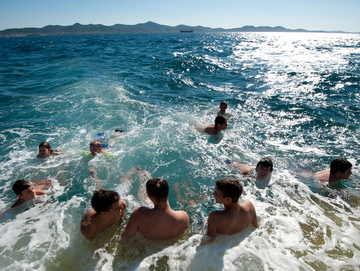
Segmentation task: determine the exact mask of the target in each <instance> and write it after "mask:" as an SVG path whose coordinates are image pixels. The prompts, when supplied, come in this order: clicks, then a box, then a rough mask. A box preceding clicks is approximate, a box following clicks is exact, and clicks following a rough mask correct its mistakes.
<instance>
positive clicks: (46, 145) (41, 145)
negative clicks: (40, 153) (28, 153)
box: [39, 142, 53, 153]
mask: <svg viewBox="0 0 360 271" xmlns="http://www.w3.org/2000/svg"><path fill="white" fill-rule="evenodd" d="M41 147H44V148H46V149H48V150H49V151H50V153H52V152H53V150H52V149H51V146H50V144H49V143H48V142H41V143H40V145H39V149H40V148H41Z"/></svg>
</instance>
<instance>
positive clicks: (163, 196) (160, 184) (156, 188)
mask: <svg viewBox="0 0 360 271" xmlns="http://www.w3.org/2000/svg"><path fill="white" fill-rule="evenodd" d="M146 192H147V194H148V195H149V196H151V197H153V198H154V199H155V200H156V201H157V202H165V201H167V199H168V195H169V185H168V182H167V181H166V180H165V179H163V178H152V179H150V180H148V181H147V182H146Z"/></svg>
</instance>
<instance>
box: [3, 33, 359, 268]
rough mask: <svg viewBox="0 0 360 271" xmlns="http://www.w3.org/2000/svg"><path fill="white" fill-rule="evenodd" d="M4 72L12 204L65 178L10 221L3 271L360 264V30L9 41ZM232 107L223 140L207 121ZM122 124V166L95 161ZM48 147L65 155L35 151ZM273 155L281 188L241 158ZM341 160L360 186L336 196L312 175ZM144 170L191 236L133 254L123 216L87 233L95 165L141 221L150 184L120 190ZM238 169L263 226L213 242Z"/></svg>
mask: <svg viewBox="0 0 360 271" xmlns="http://www.w3.org/2000/svg"><path fill="white" fill-rule="evenodd" d="M0 63H1V65H0V103H1V108H2V110H1V113H0V120H1V122H0V163H1V170H0V195H1V197H0V210H1V211H2V212H3V211H5V210H6V209H8V208H9V207H10V206H11V205H12V204H13V203H14V201H15V199H16V198H15V195H14V193H13V192H12V190H11V188H12V184H13V182H14V181H15V180H17V179H26V180H29V181H35V180H46V179H51V180H52V182H53V186H52V187H51V188H50V189H49V191H48V194H47V195H46V196H41V197H39V198H38V199H37V200H36V202H29V203H28V204H25V205H26V206H22V207H21V208H19V209H17V210H15V211H6V212H5V213H3V214H2V216H3V217H2V218H1V219H0V269H1V270H359V265H360V209H359V199H360V188H359V187H360V185H359V176H360V172H359V163H360V160H359V155H360V139H359V131H360V129H359V121H360V106H359V104H360V103H359V102H360V80H359V78H360V67H359V64H360V36H359V35H346V34H299V33H297V34H293V33H284V34H279V33H256V34H255V33H241V34H239V33H215V34H195V33H193V34H141V35H140V34H139V35H130V34H129V35H89V36H86V35H85V36H54V37H28V38H10V39H1V40H0ZM222 100H227V101H228V104H229V109H228V113H229V114H230V116H229V119H228V128H227V129H226V130H225V131H223V132H222V139H221V140H220V141H218V142H216V141H215V140H214V139H213V138H211V137H210V136H209V135H206V134H202V133H199V132H198V131H197V130H196V129H195V128H194V127H195V126H199V125H200V126H201V125H206V124H210V123H213V122H214V118H215V116H216V111H217V110H218V106H219V104H220V102H221V101H222ZM115 128H120V129H124V130H126V131H125V132H124V133H122V134H121V135H120V136H119V138H118V139H119V141H118V142H117V143H116V144H115V145H114V146H113V147H112V148H111V150H110V151H111V152H112V153H113V154H114V156H115V157H113V158H107V157H104V156H101V155H99V156H96V157H94V158H86V157H83V156H81V153H82V152H84V151H87V150H88V149H89V143H90V142H91V141H92V140H95V139H97V136H96V135H97V133H99V132H105V133H106V134H107V138H108V139H110V138H111V137H112V136H113V134H114V129H115ZM42 141H48V142H49V143H50V144H51V146H52V147H53V149H56V150H61V151H62V152H64V154H62V155H60V156H56V157H51V158H48V159H39V158H36V155H37V152H38V145H39V143H40V142H42ZM264 156H269V157H271V158H272V160H273V161H274V172H273V174H272V178H271V181H270V183H269V184H263V183H260V182H256V181H255V180H254V177H251V176H250V177H246V178H244V177H241V176H240V175H239V171H237V170H236V169H235V168H233V167H231V166H230V165H229V164H228V163H227V161H228V160H230V161H239V162H244V163H247V164H251V165H255V164H256V163H257V161H258V160H259V159H260V158H261V157H264ZM339 157H342V158H345V159H347V160H349V161H350V162H351V163H352V164H353V168H352V172H353V175H352V179H351V180H345V181H343V185H344V186H345V189H343V190H341V191H337V190H333V189H329V188H327V187H322V186H321V185H319V184H318V182H317V181H316V180H315V178H314V177H313V175H312V174H311V172H316V171H320V170H323V169H326V168H328V167H329V164H330V162H331V161H332V160H333V159H335V158H339ZM134 166H140V167H141V168H142V169H146V170H147V171H148V172H149V173H150V174H151V175H152V176H153V177H163V178H165V179H166V180H168V182H169V184H170V187H171V189H170V195H169V201H170V205H171V206H172V207H173V208H174V209H177V210H178V209H183V210H185V211H186V212H187V213H188V214H189V216H190V220H191V225H190V227H189V229H188V230H187V231H186V232H185V233H184V234H182V235H181V236H179V238H177V239H176V240H171V241H169V242H151V241H148V240H144V238H142V237H141V236H138V237H137V239H136V240H135V241H134V243H133V244H132V245H130V246H128V247H123V246H121V245H120V244H119V243H118V240H119V239H120V236H119V235H120V233H121V231H122V229H123V227H124V223H123V224H121V225H119V227H113V228H111V229H109V230H107V231H106V232H104V233H101V234H99V235H98V236H97V237H96V238H95V239H94V240H93V241H89V240H87V239H85V238H84V237H83V236H82V235H81V233H80V230H79V225H80V220H81V217H82V215H83V213H84V212H85V211H86V210H88V208H90V207H91V206H90V200H91V197H92V192H93V191H94V190H95V183H94V181H93V179H92V178H91V176H90V174H89V172H88V168H89V167H94V168H95V169H96V171H97V174H98V177H99V179H100V183H101V185H102V187H103V188H104V189H112V190H116V191H118V192H119V193H120V195H121V197H122V198H124V199H125V200H126V201H127V202H128V209H127V214H128V216H129V215H130V214H131V212H132V211H133V210H134V209H135V208H136V207H137V206H139V205H140V204H141V202H140V201H139V199H138V197H137V194H138V190H139V187H140V182H141V180H140V179H139V178H138V177H136V175H134V177H133V179H132V185H131V186H126V185H124V184H120V182H119V181H120V179H121V178H122V177H123V176H125V175H126V174H127V173H128V172H129V171H130V170H131V169H132V168H133V167H134ZM226 176H234V177H239V178H241V179H242V180H243V181H244V186H245V187H244V194H243V195H242V197H241V199H240V200H244V199H249V200H250V201H252V203H253V204H254V206H255V209H256V212H257V215H258V219H259V225H260V227H259V228H258V229H256V230H255V229H253V228H249V229H248V230H246V231H245V232H242V233H239V234H235V235H231V236H218V237H217V239H216V240H215V242H213V243H208V242H207V238H206V227H207V217H208V213H209V212H210V211H211V210H216V209H221V208H222V206H220V205H217V204H216V203H215V201H214V199H213V197H212V195H211V193H212V191H213V190H214V183H215V181H216V180H217V179H219V178H222V177H226ZM173 188H175V189H173ZM177 188H178V189H177ZM176 191H179V192H180V195H178V194H176V193H175V192H176ZM202 195H208V197H201V196H202ZM179 196H180V197H179ZM190 200H195V202H196V203H197V205H196V206H193V207H191V206H189V205H188V204H186V201H190Z"/></svg>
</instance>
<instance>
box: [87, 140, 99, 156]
mask: <svg viewBox="0 0 360 271" xmlns="http://www.w3.org/2000/svg"><path fill="white" fill-rule="evenodd" d="M100 150H101V142H100V141H99V140H94V141H92V142H91V143H90V152H91V154H92V155H95V154H96V153H98V152H100Z"/></svg>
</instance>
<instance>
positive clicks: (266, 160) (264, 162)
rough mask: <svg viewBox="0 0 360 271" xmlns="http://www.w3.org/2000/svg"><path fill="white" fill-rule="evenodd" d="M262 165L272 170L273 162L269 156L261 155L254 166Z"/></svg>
mask: <svg viewBox="0 0 360 271" xmlns="http://www.w3.org/2000/svg"><path fill="white" fill-rule="evenodd" d="M259 166H263V167H265V168H267V167H270V171H271V172H272V171H273V162H272V161H271V159H270V158H269V157H263V158H261V159H260V161H259V162H258V163H257V165H256V167H257V168H258V167H259Z"/></svg>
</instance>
